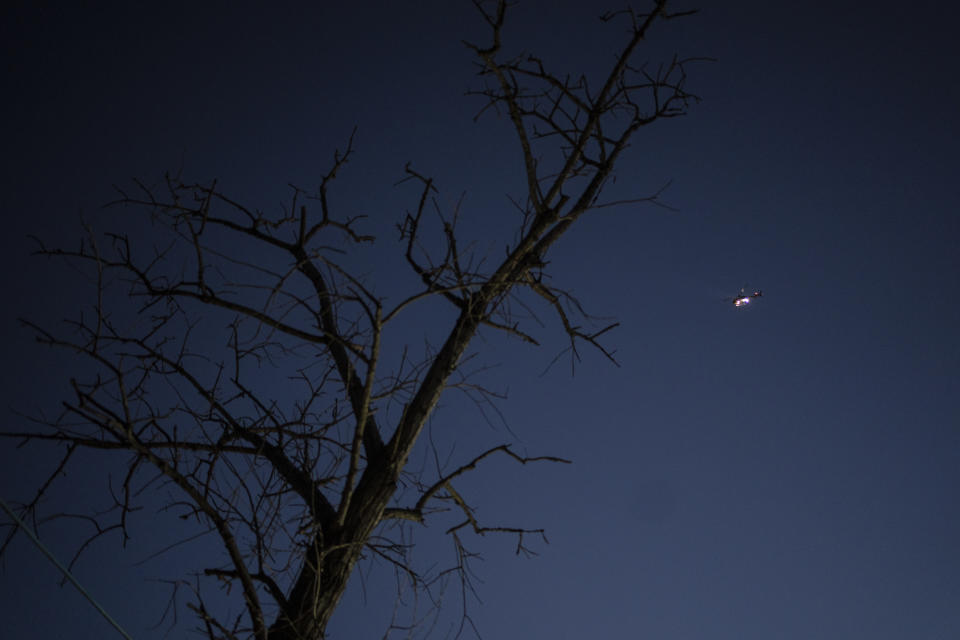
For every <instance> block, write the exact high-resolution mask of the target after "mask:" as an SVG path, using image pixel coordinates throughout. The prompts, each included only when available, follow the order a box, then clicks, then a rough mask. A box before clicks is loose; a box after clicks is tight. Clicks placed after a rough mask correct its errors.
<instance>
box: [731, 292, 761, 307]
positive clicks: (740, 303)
mask: <svg viewBox="0 0 960 640" xmlns="http://www.w3.org/2000/svg"><path fill="white" fill-rule="evenodd" d="M762 295H763V291H761V290H760V289H757V290H756V291H754V292H753V293H747V291H746V289H745V288H743V289H740V293H739V294H737V295H736V296H734V297H733V298H730V300H731V301H732V302H733V306H735V307H744V306H746V305H748V304H750V303H751V302H752V301H753V299H754V298H759V297H760V296H762Z"/></svg>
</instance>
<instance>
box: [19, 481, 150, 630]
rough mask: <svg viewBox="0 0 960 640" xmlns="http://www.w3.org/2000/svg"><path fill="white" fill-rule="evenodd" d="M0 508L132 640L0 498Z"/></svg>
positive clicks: (116, 627) (105, 616)
mask: <svg viewBox="0 0 960 640" xmlns="http://www.w3.org/2000/svg"><path fill="white" fill-rule="evenodd" d="M0 507H3V510H4V511H6V512H7V514H9V516H10V517H11V518H13V521H14V522H16V523H17V526H19V527H20V528H21V529H23V530H24V531H25V532H26V534H27V535H28V536H30V539H31V540H33V544H35V545H37V548H38V549H40V551H43V555H45V556H47V558H49V560H50V562H52V563H53V564H55V565H57V568H58V569H60V571H62V572H63V575H65V576H66V577H67V579H68V580H69V581H70V582H72V583H73V586H75V587H76V588H77V589H78V590H79V591H80V593H82V594H83V597H85V598H86V599H87V600H89V601H90V604H92V605H93V606H94V607H96V609H97V611H99V612H100V615H102V616H103V617H104V618H106V619H107V622H109V623H110V624H112V625H113V626H114V628H115V629H116V630H117V631H119V632H120V635H122V636H123V637H124V638H126V639H127V640H133V638H131V637H130V635H129V634H128V633H127V632H126V631H124V630H123V629H122V628H121V627H120V625H119V624H117V621H116V620H114V619H113V618H111V617H110V614H109V613H107V612H106V611H105V610H104V609H103V607H101V606H100V605H99V604H97V601H96V600H94V599H93V596H91V595H90V594H89V593H87V590H86V589H84V588H83V587H82V586H80V583H79V582H77V579H76V578H74V577H73V574H72V573H70V570H69V569H67V568H66V567H65V566H63V565H62V564H60V562H59V561H58V560H57V559H56V558H54V557H53V554H52V553H50V550H49V549H47V548H46V547H45V546H44V544H43V543H42V542H40V539H39V538H38V537H37V536H36V535H34V533H33V531H31V530H30V527H28V526H27V525H26V524H24V522H23V520H21V519H20V517H19V516H18V515H17V514H16V513H14V512H13V509H11V508H10V507H9V506H7V503H6V502H4V500H3V498H0Z"/></svg>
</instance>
